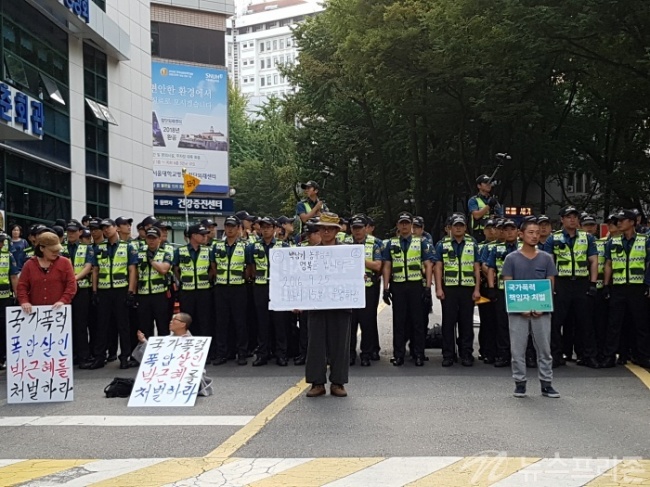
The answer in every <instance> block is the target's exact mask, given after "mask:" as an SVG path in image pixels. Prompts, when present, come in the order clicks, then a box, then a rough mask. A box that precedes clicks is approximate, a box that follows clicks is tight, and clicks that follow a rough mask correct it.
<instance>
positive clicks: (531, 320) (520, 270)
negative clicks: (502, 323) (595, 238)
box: [502, 220, 560, 398]
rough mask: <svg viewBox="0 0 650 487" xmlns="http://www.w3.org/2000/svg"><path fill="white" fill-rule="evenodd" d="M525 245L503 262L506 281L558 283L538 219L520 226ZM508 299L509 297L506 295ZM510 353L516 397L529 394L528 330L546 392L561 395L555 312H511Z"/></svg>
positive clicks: (548, 395)
mask: <svg viewBox="0 0 650 487" xmlns="http://www.w3.org/2000/svg"><path fill="white" fill-rule="evenodd" d="M519 233H520V236H521V238H522V239H523V246H522V247H521V249H519V250H517V251H516V252H512V253H510V254H508V255H507V256H506V258H505V261H504V262H503V270H502V275H503V280H504V281H509V280H545V279H548V280H550V281H551V286H553V284H554V277H555V276H556V275H557V269H556V268H555V264H554V263H553V258H552V257H551V256H550V255H549V254H547V253H546V252H540V251H539V250H538V249H537V243H538V242H539V225H538V224H537V221H536V220H525V221H524V222H523V223H522V225H521V228H520V232H519ZM506 299H507V296H506ZM508 321H509V326H510V354H511V356H512V359H511V360H512V361H511V364H512V376H513V378H514V379H515V392H514V396H515V397H525V396H526V347H527V345H528V333H531V334H532V336H533V343H534V345H535V349H536V350H537V364H538V373H539V380H540V382H541V386H542V395H543V396H546V397H554V398H556V397H560V394H559V393H558V392H557V391H556V390H555V389H553V386H552V385H551V382H552V381H553V358H552V356H551V315H550V313H543V312H540V311H537V310H535V309H534V308H531V311H529V312H525V313H509V314H508Z"/></svg>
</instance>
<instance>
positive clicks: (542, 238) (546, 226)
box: [537, 215, 553, 250]
mask: <svg viewBox="0 0 650 487" xmlns="http://www.w3.org/2000/svg"><path fill="white" fill-rule="evenodd" d="M537 225H539V242H538V243H537V248H538V249H539V250H544V245H545V244H546V241H547V240H548V237H549V236H550V235H551V232H552V231H553V225H551V219H550V218H549V217H548V216H546V215H540V216H538V217H537Z"/></svg>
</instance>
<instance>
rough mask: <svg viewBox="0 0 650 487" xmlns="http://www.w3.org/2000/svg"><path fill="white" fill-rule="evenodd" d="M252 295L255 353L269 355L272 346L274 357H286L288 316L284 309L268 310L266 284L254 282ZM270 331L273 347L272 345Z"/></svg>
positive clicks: (261, 355) (267, 288)
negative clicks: (255, 336) (256, 343)
mask: <svg viewBox="0 0 650 487" xmlns="http://www.w3.org/2000/svg"><path fill="white" fill-rule="evenodd" d="M253 297H254V299H255V311H256V315H257V327H256V328H257V342H258V345H257V354H258V355H259V356H260V357H265V358H266V357H268V356H269V355H270V351H271V348H274V349H275V356H276V358H287V321H288V318H290V317H289V316H287V312H286V311H271V310H269V285H268V284H256V285H255V287H254V288H253ZM251 314H252V313H251ZM249 330H250V328H249ZM271 331H273V334H272V335H273V337H274V338H275V340H274V343H275V347H272V343H271ZM251 341H252V340H251ZM249 348H250V347H249Z"/></svg>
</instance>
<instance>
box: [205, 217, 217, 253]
mask: <svg viewBox="0 0 650 487" xmlns="http://www.w3.org/2000/svg"><path fill="white" fill-rule="evenodd" d="M201 225H203V226H204V227H205V228H206V229H207V230H208V232H210V233H208V235H207V237H206V242H205V244H206V245H207V246H208V247H212V244H214V241H215V240H216V238H217V224H216V223H215V222H214V221H212V220H211V219H210V218H204V219H203V220H201Z"/></svg>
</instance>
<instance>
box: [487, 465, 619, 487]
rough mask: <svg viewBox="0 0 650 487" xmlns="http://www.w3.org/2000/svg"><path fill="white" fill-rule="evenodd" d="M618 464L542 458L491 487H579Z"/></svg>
mask: <svg viewBox="0 0 650 487" xmlns="http://www.w3.org/2000/svg"><path fill="white" fill-rule="evenodd" d="M619 462H620V460H613V459H607V458H583V459H581V458H543V459H542V460H540V461H539V462H536V463H534V464H532V465H530V466H528V467H526V468H523V469H521V470H519V471H518V472H515V473H514V474H512V475H510V476H509V477H507V478H505V479H503V480H501V481H500V482H497V483H496V484H494V485H493V486H492V487H521V486H522V485H535V486H537V487H541V486H549V487H581V486H583V485H584V484H586V483H587V482H589V481H591V480H593V479H594V478H596V477H598V476H599V475H602V474H603V473H605V472H606V471H607V470H610V469H612V468H614V467H615V466H616V465H618V463H619Z"/></svg>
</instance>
